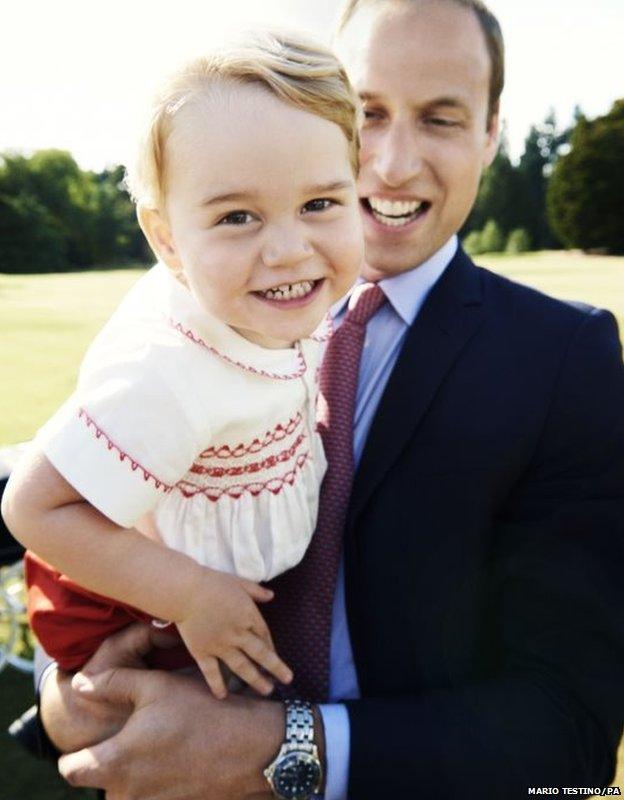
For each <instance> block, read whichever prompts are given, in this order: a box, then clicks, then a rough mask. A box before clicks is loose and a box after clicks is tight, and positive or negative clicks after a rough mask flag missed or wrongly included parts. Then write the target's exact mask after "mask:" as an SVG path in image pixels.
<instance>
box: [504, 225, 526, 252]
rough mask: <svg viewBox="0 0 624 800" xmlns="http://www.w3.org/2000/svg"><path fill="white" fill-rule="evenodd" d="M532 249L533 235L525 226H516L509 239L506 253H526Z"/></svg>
mask: <svg viewBox="0 0 624 800" xmlns="http://www.w3.org/2000/svg"><path fill="white" fill-rule="evenodd" d="M530 249H531V237H530V236H529V234H528V232H527V231H526V229H525V228H516V229H515V230H513V231H512V232H511V233H510V234H509V237H508V239H507V246H506V247H505V252H506V253H513V254H516V253H526V252H528V251H529V250H530Z"/></svg>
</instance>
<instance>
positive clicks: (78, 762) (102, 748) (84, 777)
mask: <svg viewBox="0 0 624 800" xmlns="http://www.w3.org/2000/svg"><path fill="white" fill-rule="evenodd" d="M117 750H118V748H117V741H116V737H113V738H112V739H107V740H106V741H104V742H101V743H100V744H97V745H95V746H94V747H86V748H85V749H84V750H79V751H78V752H76V753H69V754H68V755H66V756H61V757H60V758H59V761H58V770H59V772H60V774H61V775H62V777H63V778H64V779H65V780H66V781H67V783H69V785H70V786H83V787H85V788H87V789H102V788H104V787H105V786H106V778H107V776H108V775H110V774H111V773H112V771H113V770H114V769H115V767H114V764H115V758H116V754H117Z"/></svg>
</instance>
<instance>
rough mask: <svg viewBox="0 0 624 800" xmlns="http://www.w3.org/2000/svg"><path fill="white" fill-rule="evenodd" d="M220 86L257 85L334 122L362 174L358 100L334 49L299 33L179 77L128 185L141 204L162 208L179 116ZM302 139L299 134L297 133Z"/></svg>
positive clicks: (264, 38) (189, 68)
mask: <svg viewBox="0 0 624 800" xmlns="http://www.w3.org/2000/svg"><path fill="white" fill-rule="evenodd" d="M216 81H227V82H231V83H241V84H256V85H258V86H260V87H263V88H264V89H268V90H269V91H270V92H271V93H272V94H274V95H275V96H277V97H278V98H280V99H281V100H283V101H284V102H286V103H289V104H290V105H293V106H295V107H296V108H300V109H303V110H304V111H308V112H310V113H311V114H315V115H316V116H319V117H322V118H323V119H326V120H328V121H330V122H334V123H335V124H336V125H338V126H339V127H340V128H341V130H342V131H343V133H344V135H345V137H346V139H347V143H348V152H349V159H350V162H351V165H352V167H353V170H354V173H356V174H357V169H358V149H359V136H358V123H359V118H358V113H359V111H358V109H359V105H358V99H357V95H356V94H355V92H354V90H353V88H352V87H351V84H350V83H349V79H348V78H347V74H346V72H345V69H344V67H343V66H342V64H341V63H340V61H338V59H337V58H336V56H335V55H334V54H333V53H332V52H331V50H329V49H328V48H326V47H324V46H323V45H320V44H318V43H316V42H313V41H311V40H308V39H306V38H304V37H301V36H299V35H295V34H282V33H263V34H254V35H253V36H251V35H250V36H248V37H247V38H246V39H245V40H244V41H243V42H242V43H239V44H237V45H235V46H230V47H228V48H221V49H219V50H215V51H214V52H212V53H210V54H208V55H206V56H203V57H201V58H196V59H194V60H193V61H191V62H190V63H189V64H187V65H186V66H184V67H183V68H181V69H179V70H178V71H177V72H175V73H174V74H173V75H172V76H171V77H170V78H169V80H168V81H167V82H166V84H165V85H164V86H163V87H162V88H161V90H160V92H159V93H158V95H157V96H156V98H155V100H154V103H153V104H152V109H151V117H150V119H149V123H148V125H147V129H146V131H145V133H144V135H143V137H142V138H141V142H140V145H139V148H138V152H137V157H136V158H135V161H134V163H133V164H131V165H130V166H129V167H128V170H127V173H126V184H127V186H128V189H129V191H130V193H131V194H132V196H133V198H134V200H135V202H136V203H137V205H140V206H144V207H146V208H155V209H162V208H163V206H164V194H165V176H166V157H165V155H166V145H167V140H168V138H169V136H170V134H171V131H172V129H173V122H174V119H175V116H176V114H177V113H178V111H180V109H181V108H182V107H183V106H186V105H187V104H188V103H189V102H190V101H192V100H194V99H196V98H197V97H199V96H200V95H201V94H202V93H203V92H205V91H206V89H208V88H209V87H210V86H212V85H214V83H215V82H216ZM293 135H296V131H293Z"/></svg>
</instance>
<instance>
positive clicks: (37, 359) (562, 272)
mask: <svg viewBox="0 0 624 800" xmlns="http://www.w3.org/2000/svg"><path fill="white" fill-rule="evenodd" d="M476 260H477V262H478V263H480V264H483V265H485V266H488V267H489V268H491V269H494V270H496V271H499V272H501V273H503V274H505V275H507V276H509V277H510V278H513V279H514V280H517V281H520V282H522V283H527V284H529V285H531V286H535V287H537V288H539V289H541V290H542V291H545V292H547V293H548V294H552V295H554V296H556V297H561V298H564V299H569V300H583V301H585V302H588V303H591V304H592V305H596V306H600V307H602V308H608V309H610V310H611V311H613V313H614V314H615V315H616V317H618V320H619V323H620V329H621V331H622V333H623V334H624V258H605V257H600V256H583V255H580V254H576V253H555V252H544V253H534V254H533V253H532V254H527V255H522V256H513V257H512V256H480V257H479V258H478V259H476ZM140 274H141V271H140V270H136V269H135V270H112V271H102V272H87V273H68V274H59V275H29V276H11V275H0V341H1V342H2V347H1V349H0V375H2V388H3V391H2V396H1V397H0V446H1V445H6V444H13V443H16V442H20V441H24V440H26V439H29V438H31V437H32V435H33V434H34V433H35V431H36V430H37V428H38V427H39V425H41V424H42V423H43V422H44V421H45V420H46V419H47V417H49V416H50V414H51V413H52V412H53V411H54V410H55V409H56V408H57V407H58V406H59V404H60V403H61V402H62V401H63V399H64V398H65V397H66V396H67V395H68V394H69V392H70V391H71V389H72V387H73V385H74V382H75V379H76V374H77V369H78V363H79V360H80V357H81V355H82V353H83V352H84V350H85V348H86V347H87V345H88V343H89V341H90V340H91V339H92V337H93V335H94V334H95V332H96V331H97V330H98V329H99V328H100V327H101V325H102V323H103V322H104V320H106V318H107V317H108V316H109V314H110V313H111V311H112V310H113V309H114V307H115V305H116V303H117V301H118V299H119V298H120V297H121V296H122V295H123V294H124V292H125V291H126V289H127V288H128V287H129V286H130V285H131V284H132V283H133V282H134V281H136V280H137V278H138V277H139V275H140ZM31 702H32V693H31V681H30V678H29V677H27V676H24V675H21V674H18V673H17V672H15V671H14V670H12V669H10V668H8V669H6V670H5V671H4V672H3V673H2V674H0V775H1V776H2V778H1V779H0V800H66V799H67V800H69V799H70V798H75V800H81V799H84V798H87V797H91V795H90V794H89V793H86V792H75V791H74V790H71V789H69V788H66V787H65V786H64V785H63V784H62V782H60V781H59V780H58V778H57V777H56V776H55V774H54V770H53V768H52V767H49V766H48V765H45V764H43V765H40V764H38V763H37V762H35V761H33V760H31V759H30V758H28V757H27V756H25V755H22V752H21V750H20V748H19V747H18V745H16V744H14V743H12V742H11V741H10V740H9V739H8V737H6V736H5V735H4V733H3V731H4V730H5V729H6V727H7V725H8V723H9V722H10V721H11V720H12V719H13V718H14V717H15V716H17V715H18V714H19V713H21V711H23V710H24V709H25V708H26V707H27V706H28V705H30V704H31ZM620 765H621V766H620V769H619V770H618V776H617V778H616V781H615V783H616V785H619V786H620V787H622V788H623V789H624V768H623V766H622V765H624V753H622V757H621V758H620ZM458 800H461V799H460V798H458ZM501 800H502V798H501Z"/></svg>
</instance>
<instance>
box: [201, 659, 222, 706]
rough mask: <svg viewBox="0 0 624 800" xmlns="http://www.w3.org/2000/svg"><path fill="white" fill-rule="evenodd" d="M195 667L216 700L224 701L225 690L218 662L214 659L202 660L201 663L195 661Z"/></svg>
mask: <svg viewBox="0 0 624 800" xmlns="http://www.w3.org/2000/svg"><path fill="white" fill-rule="evenodd" d="M197 666H198V667H199V669H200V670H201V673H202V675H203V676H204V678H205V679H206V683H207V684H208V688H209V689H210V691H211V692H212V693H213V695H214V696H215V697H216V698H217V700H224V699H225V698H226V697H227V688H226V686H225V681H224V680H223V675H222V674H221V670H220V668H219V662H218V661H217V659H216V658H214V657H209V658H204V659H202V660H201V661H200V660H197Z"/></svg>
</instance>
